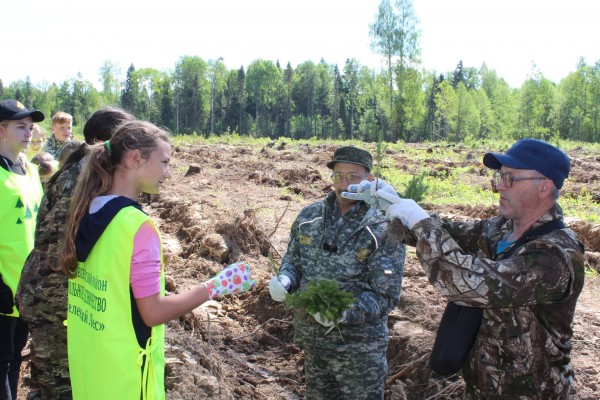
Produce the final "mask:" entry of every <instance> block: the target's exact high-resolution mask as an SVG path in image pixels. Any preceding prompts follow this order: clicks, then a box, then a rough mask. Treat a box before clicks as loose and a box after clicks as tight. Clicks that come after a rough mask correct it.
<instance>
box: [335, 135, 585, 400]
mask: <svg viewBox="0 0 600 400" xmlns="http://www.w3.org/2000/svg"><path fill="white" fill-rule="evenodd" d="M483 163H484V165H485V166H487V167H488V168H491V169H494V170H495V172H494V173H493V176H492V190H493V191H494V192H496V193H498V194H499V196H500V207H499V214H500V215H499V216H497V217H493V218H489V219H484V220H478V221H471V222H451V221H440V220H439V219H438V218H436V217H431V216H429V215H428V214H427V213H426V212H425V211H424V210H423V209H422V208H421V207H419V206H418V205H417V204H416V203H415V202H414V201H413V200H409V199H401V198H399V197H397V196H394V195H392V194H390V193H385V192H382V191H376V192H375V196H376V197H380V198H383V199H385V200H387V201H389V202H390V203H392V204H391V205H389V206H388V207H386V216H387V218H388V219H390V220H393V219H399V220H400V221H402V223H403V224H404V225H405V226H406V227H407V228H408V229H410V236H411V237H412V240H414V244H416V252H417V255H418V257H419V260H420V261H421V264H422V267H423V269H424V270H425V272H426V273H427V274H428V275H429V280H430V282H431V283H432V284H433V285H434V286H435V287H436V289H438V290H439V291H440V292H441V293H443V294H444V295H445V296H446V297H447V298H448V300H450V301H451V302H454V303H455V304H457V305H459V306H467V307H470V308H471V309H480V310H482V311H483V312H482V313H481V312H480V315H481V316H480V317H479V318H480V322H481V323H480V325H479V328H477V325H475V329H474V331H473V332H474V344H473V347H472V348H471V349H470V351H469V348H468V347H467V353H466V354H465V361H464V363H463V364H462V375H463V378H464V380H465V383H466V389H465V390H466V396H465V397H466V398H468V399H480V398H486V399H487V398H494V399H509V398H510V399H513V398H515V399H516V398H519V399H567V398H568V397H569V391H570V387H571V383H572V382H573V376H574V374H573V368H572V366H571V357H570V352H571V338H572V336H573V315H574V312H575V305H576V303H577V298H578V296H579V294H580V292H581V289H582V287H583V282H584V257H583V253H584V249H583V245H582V244H581V243H580V242H579V241H578V240H577V238H576V235H575V233H574V232H573V231H572V230H570V229H568V228H566V227H565V226H564V224H563V222H562V220H563V212H562V209H561V208H560V206H559V205H558V203H557V199H558V196H559V190H560V189H561V188H562V186H563V183H564V180H565V179H566V178H567V177H568V176H569V169H570V161H569V158H568V157H567V155H566V154H565V153H563V152H562V151H561V150H559V149H558V148H556V147H554V146H552V145H551V144H549V143H546V142H544V141H541V140H536V139H523V140H520V141H518V142H516V143H515V144H514V145H513V146H512V147H511V148H510V149H509V150H508V151H507V152H506V153H504V154H500V153H487V154H485V156H484V157H483ZM351 189H352V188H351ZM366 194H367V195H368V194H369V193H368V192H366ZM344 195H345V196H348V197H350V198H353V197H354V198H356V196H357V195H358V194H357V193H347V194H344ZM383 204H386V203H385V202H383ZM447 310H448V309H447ZM445 322H448V321H445V320H444V319H443V320H442V324H441V326H445V327H446V326H449V325H445ZM449 335H451V334H449V333H448V332H447V331H444V332H442V330H440V332H438V339H436V346H437V344H438V343H437V340H440V341H441V342H443V341H445V340H454V339H455V338H449V337H448V336H449ZM459 339H460V338H459ZM436 346H434V353H435V347H436ZM432 358H433V357H432ZM443 367H444V366H443V365H442V368H443Z"/></svg>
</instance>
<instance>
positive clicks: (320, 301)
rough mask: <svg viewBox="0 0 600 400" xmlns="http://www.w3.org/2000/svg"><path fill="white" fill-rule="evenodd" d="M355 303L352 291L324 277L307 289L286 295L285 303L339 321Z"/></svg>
mask: <svg viewBox="0 0 600 400" xmlns="http://www.w3.org/2000/svg"><path fill="white" fill-rule="evenodd" d="M352 303H354V297H353V296H352V294H351V293H350V292H347V291H345V290H341V289H340V287H339V284H338V283H337V282H336V281H332V280H329V279H323V280H320V281H317V282H315V281H311V282H309V283H308V286H307V288H306V290H304V291H297V292H295V293H294V294H291V295H289V296H287V297H286V299H285V301H284V304H285V305H286V306H288V307H290V308H302V309H304V310H305V311H306V312H307V313H309V314H314V313H317V312H318V313H319V314H321V316H322V317H324V318H327V319H328V320H330V321H337V320H339V319H340V318H341V317H342V314H343V313H344V311H345V310H347V309H348V308H350V306H351V305H352Z"/></svg>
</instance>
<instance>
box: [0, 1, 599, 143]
mask: <svg viewBox="0 0 600 400" xmlns="http://www.w3.org/2000/svg"><path fill="white" fill-rule="evenodd" d="M370 35H371V39H372V48H373V51H375V52H376V53H378V54H380V55H381V56H382V58H383V59H384V60H385V61H386V64H385V65H386V66H385V67H384V68H382V69H381V70H380V71H375V70H373V69H371V68H368V67H366V66H364V65H361V64H360V62H359V61H357V60H356V59H348V60H346V63H345V64H344V65H332V64H328V63H326V62H325V61H324V60H321V61H320V62H319V63H314V62H313V61H305V62H303V63H301V64H299V65H297V66H295V67H293V66H292V65H290V63H289V62H288V63H287V65H286V66H285V67H283V66H282V65H280V63H279V61H277V62H273V61H269V60H263V59H257V60H254V61H252V62H251V63H250V64H249V65H248V66H247V67H246V68H244V66H241V67H240V68H239V69H228V68H227V67H226V66H225V64H224V63H223V60H222V59H218V60H204V59H202V58H200V57H198V56H183V57H181V58H180V59H179V60H178V61H177V63H176V65H175V66H174V68H173V69H172V70H169V71H159V70H156V69H153V68H140V69H136V68H135V66H134V65H131V66H130V67H129V69H128V70H127V73H126V78H125V80H124V81H121V80H119V73H118V72H119V68H118V66H117V65H115V64H114V63H112V62H111V61H105V62H104V64H103V65H102V66H101V67H100V69H99V78H100V82H101V87H102V88H101V90H98V89H97V88H96V87H95V86H94V85H93V84H92V83H91V82H89V81H87V80H84V79H83V78H82V77H81V76H80V75H79V76H77V77H76V78H73V79H69V80H67V81H64V82H61V83H59V84H57V83H52V84H44V85H43V86H42V85H32V83H31V82H30V79H29V77H27V78H26V79H25V80H24V81H16V82H12V83H11V84H10V85H8V86H7V87H4V85H3V84H2V80H1V77H0V98H2V99H6V98H15V99H17V100H19V101H21V102H22V103H24V104H25V105H26V107H28V108H35V109H39V110H41V111H43V112H44V113H45V114H46V115H53V114H54V113H55V112H56V111H59V110H61V111H65V112H68V113H70V114H71V115H73V116H74V125H75V127H76V128H77V126H82V125H83V122H84V121H85V120H86V119H87V118H88V117H89V115H90V114H91V113H92V112H94V111H95V110H97V109H98V108H100V107H103V106H105V105H118V106H120V107H123V108H125V109H126V110H128V111H130V112H132V113H133V114H134V115H135V116H136V117H138V118H140V119H146V120H149V121H151V122H153V123H155V124H158V125H160V126H163V127H166V128H167V129H169V130H170V131H171V132H172V133H175V134H193V133H196V134H198V135H205V136H208V135H211V134H212V135H224V134H230V133H237V134H240V135H251V136H254V137H269V138H273V139H275V138H279V137H289V138H293V139H307V138H312V137H316V138H319V139H342V140H343V139H357V140H363V141H367V142H376V141H378V140H383V141H391V142H395V141H398V140H402V141H424V140H431V141H436V140H444V141H450V142H458V141H465V140H482V139H507V138H511V139H517V138H521V137H534V138H540V139H545V140H549V139H551V138H554V139H561V138H562V139H572V140H578V141H587V142H598V141H599V140H600V61H597V62H596V63H595V64H594V65H588V64H586V62H585V60H584V59H580V60H579V62H578V64H577V65H576V70H575V71H574V72H571V73H570V74H569V75H568V76H566V77H565V78H563V80H562V81H561V82H560V83H558V84H557V83H554V82H552V81H550V80H548V79H546V78H545V77H544V75H543V73H542V72H541V71H540V70H539V69H537V68H536V67H535V66H534V68H533V69H532V72H531V74H530V75H529V76H528V79H527V80H526V81H525V82H524V83H523V85H522V86H521V87H520V88H511V87H509V85H508V84H507V83H506V81H505V80H504V79H502V78H501V77H500V76H498V74H497V73H496V71H495V70H494V69H491V68H488V67H487V66H486V65H485V64H483V65H482V66H481V67H464V66H463V63H462V61H460V60H458V63H457V65H456V68H455V69H454V71H451V72H447V73H437V72H435V71H426V70H424V69H422V68H421V66H420V61H419V54H420V49H419V38H420V32H419V30H418V19H417V18H416V16H415V15H414V12H413V10H412V1H411V0H395V2H394V3H391V2H390V0H382V1H381V4H380V6H379V11H378V14H377V16H376V18H375V21H374V22H373V24H371V25H370Z"/></svg>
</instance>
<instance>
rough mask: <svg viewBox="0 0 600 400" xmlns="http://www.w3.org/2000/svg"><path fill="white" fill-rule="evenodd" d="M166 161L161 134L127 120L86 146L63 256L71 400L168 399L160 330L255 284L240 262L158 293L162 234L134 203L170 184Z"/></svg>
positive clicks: (161, 288) (167, 149) (167, 155)
mask: <svg viewBox="0 0 600 400" xmlns="http://www.w3.org/2000/svg"><path fill="white" fill-rule="evenodd" d="M170 158H171V146H170V144H169V138H168V136H167V134H166V132H164V131H163V130H161V129H160V128H158V127H156V126H154V125H152V124H151V123H148V122H144V121H130V122H126V123H124V124H123V125H121V126H120V127H119V128H118V129H117V131H116V132H115V134H114V135H113V137H112V138H111V139H110V140H109V141H106V142H104V143H100V144H97V145H94V146H92V148H91V151H90V154H89V161H88V164H87V165H86V166H85V167H84V169H83V171H82V173H81V175H80V178H79V180H78V182H77V186H76V188H75V194H74V196H73V200H72V203H71V212H70V215H69V223H68V225H67V234H66V240H65V245H64V250H63V253H62V256H61V266H62V268H63V270H64V271H65V273H66V274H67V275H68V276H69V277H70V278H71V279H69V286H68V297H69V301H68V313H67V325H68V327H67V343H68V354H69V371H70V375H71V385H72V389H73V398H74V399H91V398H95V399H131V400H139V399H140V398H141V399H164V398H165V389H164V323H165V322H167V321H169V320H171V319H173V318H176V317H178V316H181V315H183V314H185V313H187V312H189V311H191V310H193V309H194V308H196V307H198V306H199V305H201V304H202V303H204V302H206V301H208V300H210V299H214V298H217V297H221V296H224V295H228V294H232V293H239V292H243V291H246V290H249V289H251V288H252V287H253V285H254V281H253V280H252V279H251V275H250V274H251V272H250V267H249V266H248V265H247V264H245V263H243V262H240V263H235V264H232V265H230V266H229V267H227V268H225V269H224V270H223V271H222V272H220V273H219V274H217V276H215V277H214V278H212V279H210V280H208V281H206V282H204V283H202V284H200V285H198V286H196V287H194V288H193V289H191V290H189V291H187V292H184V293H179V294H175V295H170V296H165V295H164V262H163V258H164V257H163V253H162V245H161V240H160V235H159V232H158V230H157V228H156V226H155V225H154V223H153V221H152V220H151V218H150V217H148V216H147V215H146V214H145V213H144V212H143V211H142V208H141V205H140V204H139V203H138V202H137V199H138V196H139V195H140V194H141V193H149V194H156V193H158V191H159V189H160V187H161V185H162V183H163V182H164V181H165V180H166V179H169V178H170V177H171V172H170V170H169V161H170Z"/></svg>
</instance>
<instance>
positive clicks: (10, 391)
mask: <svg viewBox="0 0 600 400" xmlns="http://www.w3.org/2000/svg"><path fill="white" fill-rule="evenodd" d="M43 120H44V114H42V113H41V112H40V111H29V110H27V109H26V108H25V107H24V106H23V104H21V103H20V102H18V101H17V100H2V101H0V199H2V200H1V202H0V204H1V206H0V232H2V245H0V274H1V276H0V398H1V399H9V400H10V399H16V398H17V397H16V395H17V384H18V381H19V369H20V366H21V350H23V348H24V347H25V344H26V342H27V335H28V330H27V325H26V324H25V323H24V322H23V321H22V320H21V319H20V318H19V312H18V311H17V309H16V307H15V306H14V293H15V292H16V288H17V284H18V283H19V278H20V277H21V271H22V269H23V264H24V262H25V259H26V258H27V255H28V254H29V252H30V251H31V249H32V248H33V237H34V232H35V221H36V217H37V212H38V209H39V205H40V200H41V198H42V186H41V184H40V178H39V176H38V173H37V168H35V167H34V166H32V165H31V164H30V163H29V161H28V160H27V157H26V156H25V154H24V153H23V151H24V150H26V149H27V147H29V144H30V142H31V137H32V130H33V123H34V122H40V121H43Z"/></svg>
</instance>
